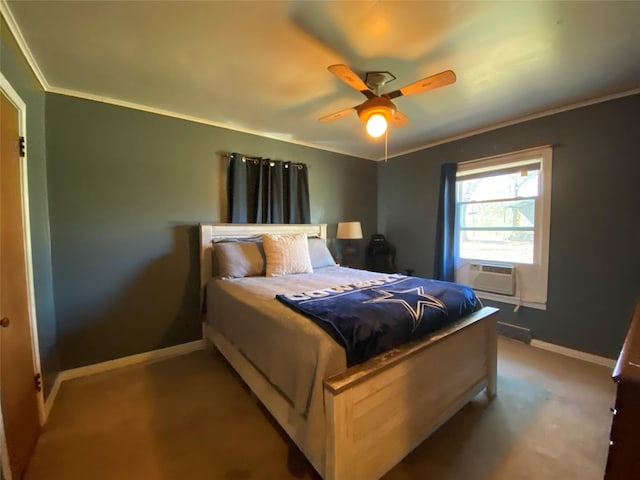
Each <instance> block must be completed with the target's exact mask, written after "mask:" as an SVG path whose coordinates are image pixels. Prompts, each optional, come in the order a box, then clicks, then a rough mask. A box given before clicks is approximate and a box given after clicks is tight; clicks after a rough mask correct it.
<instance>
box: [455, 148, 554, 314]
mask: <svg viewBox="0 0 640 480" xmlns="http://www.w3.org/2000/svg"><path fill="white" fill-rule="evenodd" d="M535 163H539V164H540V176H539V182H540V183H539V192H538V196H537V197H535V226H534V229H533V242H534V252H533V263H531V264H527V263H519V262H500V261H494V260H486V259H480V258H471V259H470V258H461V257H460V256H459V251H460V245H459V238H460V229H459V226H460V221H459V219H456V222H455V266H456V267H455V271H456V273H455V279H456V281H457V282H460V283H470V281H471V278H472V274H471V272H470V271H469V265H470V264H471V263H489V264H498V265H500V264H502V265H514V266H515V267H516V270H515V271H516V293H515V295H514V296H509V295H502V294H496V293H488V292H482V291H476V294H477V295H478V296H479V297H480V298H486V299H489V300H497V301H500V302H503V303H510V304H514V305H523V306H528V307H532V308H537V309H541V310H546V306H547V290H548V276H549V275H548V274H549V237H550V223H551V222H550V220H551V173H552V163H553V149H552V147H551V146H541V147H535V148H530V149H526V150H520V151H516V152H511V153H506V154H501V155H497V156H492V157H486V158H481V159H476V160H470V161H466V162H460V163H459V164H458V171H457V174H456V183H457V181H458V180H461V179H464V178H465V177H467V178H468V177H470V176H471V175H474V176H482V174H484V173H489V172H493V171H498V170H506V169H509V168H517V167H524V166H526V165H531V164H535ZM456 188H457V185H456ZM523 198H525V197H523ZM529 198H530V197H529ZM479 203H482V202H479ZM459 208H460V205H459V202H458V200H457V194H456V213H458V212H459Z"/></svg>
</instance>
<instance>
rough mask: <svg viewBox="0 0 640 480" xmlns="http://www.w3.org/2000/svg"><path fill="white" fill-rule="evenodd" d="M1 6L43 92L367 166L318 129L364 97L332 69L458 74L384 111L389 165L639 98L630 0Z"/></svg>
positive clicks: (348, 140)
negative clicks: (470, 138) (399, 120)
mask: <svg viewBox="0 0 640 480" xmlns="http://www.w3.org/2000/svg"><path fill="white" fill-rule="evenodd" d="M0 2H2V5H1V6H2V7H3V8H2V10H3V12H4V13H5V16H6V17H7V20H8V22H9V24H10V25H11V26H12V27H14V30H15V27H16V26H17V30H18V31H19V35H17V36H18V37H20V36H22V37H23V38H22V39H19V40H20V41H23V43H24V45H26V48H25V50H28V52H27V55H28V56H31V57H32V59H33V62H32V64H34V66H35V70H36V71H38V70H39V72H37V74H38V75H39V76H40V79H41V81H42V82H43V84H44V87H45V89H46V90H48V91H53V92H58V93H66V94H71V95H76V96H80V97H85V98H92V99H99V100H103V101H107V102H111V103H116V104H120V105H129V106H134V107H137V108H144V109H149V110H152V111H156V112H161V113H168V114H172V115H175V116H178V117H182V118H189V119H194V120H197V121H202V122H205V123H208V124H212V125H218V126H223V127H226V128H230V129H234V130H240V131H245V132H250V133H256V134H259V135H263V136H267V137H270V138H276V139H280V140H284V141H288V142H294V143H300V144H303V145H311V146H314V147H317V148H321V149H325V150H331V151H337V152H341V153H346V154H349V155H353V156H357V157H361V158H368V159H380V158H383V157H384V147H385V145H384V140H377V141H374V140H372V139H370V138H368V137H367V135H366V134H365V131H364V124H363V123H362V121H360V120H359V119H358V117H357V115H356V114H355V112H354V113H353V114H350V115H348V116H347V117H345V118H342V119H339V120H336V121H335V122H332V123H320V122H318V120H317V119H318V118H319V117H321V116H323V115H327V114H330V113H332V112H334V111H337V110H342V109H345V108H348V107H351V106H354V105H356V104H358V103H361V102H362V101H363V100H364V97H363V96H362V95H361V94H360V93H358V92H356V91H355V90H353V89H351V88H350V87H349V86H347V85H346V84H344V83H343V82H341V81H340V80H339V79H338V78H336V77H335V76H334V75H332V74H331V73H330V72H328V71H327V69H326V67H327V66H329V65H332V64H336V63H345V64H348V65H349V66H350V67H351V68H352V69H353V70H354V71H355V72H356V73H357V74H359V75H361V76H363V74H364V73H365V72H367V71H375V70H386V71H390V72H392V73H393V75H395V76H396V77H397V79H396V80H395V81H393V82H392V83H390V84H389V85H388V86H387V88H386V89H385V90H384V91H389V90H395V89H398V88H400V87H402V86H404V85H406V84H408V83H411V82H413V81H415V80H418V79H419V78H422V77H426V76H428V75H431V74H434V73H438V72H441V71H443V70H447V69H451V70H454V71H455V73H456V75H457V82H456V83H455V84H453V85H450V86H446V87H442V88H440V89H437V90H432V91H429V92H424V93H420V94H416V95H412V96H408V97H399V98H397V99H395V100H394V101H395V103H396V105H397V107H398V108H399V110H400V111H402V112H403V113H405V114H406V115H407V116H408V117H409V119H410V124H409V125H408V126H406V127H403V128H393V127H392V128H391V130H390V133H389V137H388V149H389V156H390V157H392V156H395V155H398V154H400V153H404V152H407V151H413V150H417V149H420V148H422V147H424V146H428V145H434V144H437V143H440V142H443V141H446V140H451V139H453V138H459V137H462V136H466V135H469V134H472V133H477V132H479V131H483V130H487V129H490V128H494V127H496V126H499V125H504V124H509V123H513V122H516V121H520V120H522V119H525V118H532V117H535V116H540V115H542V114H545V113H548V112H551V111H558V110H561V109H563V108H566V107H570V106H576V105H578V104H584V103H585V102H586V103H589V102H591V101H593V100H595V99H602V98H612V97H615V96H621V95H623V94H629V93H637V92H640V2H616V1H605V2H568V1H567V2H537V1H536V2H527V1H518V2H482V1H477V2H416V1H411V2H402V1H389V2H385V1H358V2H344V1H340V2H326V1H323V2H302V1H296V2H285V1H258V2H248V1H229V2H225V1H215V2H213V1H211V2H186V1H180V2H174V1H158V2H143V1H125V2H119V1H87V2H76V1H70V2H62V1H56V0H53V1H45V2H38V1H7V0H0ZM14 33H15V32H14ZM24 45H23V47H24ZM29 52H30V53H29ZM244 153H247V154H249V155H251V154H256V155H257V154H259V153H260V152H244Z"/></svg>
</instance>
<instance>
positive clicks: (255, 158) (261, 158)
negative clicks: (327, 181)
mask: <svg viewBox="0 0 640 480" xmlns="http://www.w3.org/2000/svg"><path fill="white" fill-rule="evenodd" d="M219 155H220V156H221V157H225V158H231V156H232V155H233V153H230V152H222V153H220V154H219ZM238 155H240V157H241V158H242V161H243V162H244V161H245V160H253V161H258V160H270V159H268V158H263V157H249V156H247V155H242V154H238ZM271 161H274V160H271ZM280 161H282V162H287V161H286V160H280ZM288 163H291V165H300V166H302V165H304V166H306V167H307V169H311V167H310V166H309V165H307V164H305V163H300V162H288Z"/></svg>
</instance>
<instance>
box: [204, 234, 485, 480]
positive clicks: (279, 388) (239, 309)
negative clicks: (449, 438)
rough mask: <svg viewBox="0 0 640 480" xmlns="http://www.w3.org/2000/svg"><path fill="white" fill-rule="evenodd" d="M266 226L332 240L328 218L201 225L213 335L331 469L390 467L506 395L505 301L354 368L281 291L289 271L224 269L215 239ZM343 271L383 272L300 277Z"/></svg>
mask: <svg viewBox="0 0 640 480" xmlns="http://www.w3.org/2000/svg"><path fill="white" fill-rule="evenodd" d="M266 233H271V234H304V235H306V236H308V237H310V238H311V237H318V238H320V239H323V240H326V225H324V224H319V225H311V224H310V225H259V224H251V225H240V224H201V225H200V272H201V287H202V288H201V292H202V303H203V305H204V306H205V307H206V308H205V310H206V313H205V315H204V317H203V335H204V337H205V340H206V341H207V343H208V344H210V345H212V346H213V347H215V348H216V349H217V350H218V351H219V352H220V353H221V354H222V355H223V356H224V357H225V358H226V359H227V361H228V362H229V363H230V364H231V366H232V367H233V368H234V369H235V370H236V372H237V373H238V374H239V375H240V376H241V377H242V379H243V380H244V381H245V382H246V383H247V385H248V386H249V387H250V388H251V390H252V392H253V393H254V394H255V395H256V396H257V398H258V399H259V400H260V401H261V402H262V404H263V405H264V406H265V407H266V408H267V410H268V411H269V412H270V413H271V415H272V416H273V417H274V418H275V419H276V421H277V422H278V423H279V424H280V425H281V427H282V428H283V429H284V430H285V431H286V432H287V434H288V435H289V436H290V438H291V439H292V440H293V441H294V442H295V443H296V445H297V446H298V447H299V448H300V450H301V451H302V452H303V453H304V454H305V456H306V457H307V458H308V459H309V461H310V462H311V464H312V465H313V466H314V468H315V469H316V470H317V471H318V473H319V474H320V475H321V476H322V477H323V478H324V479H325V480H371V479H376V478H380V477H381V476H383V475H384V474H385V473H386V472H387V471H388V470H390V469H391V468H392V467H393V466H395V465H396V464H397V463H398V462H399V461H400V460H402V458H404V457H405V456H406V455H407V454H408V453H409V452H410V451H411V450H413V449H414V448H415V447H416V446H417V445H419V444H420V443H421V442H422V441H423V440H424V439H425V438H427V437H428V436H429V435H430V434H431V433H432V432H433V431H435V430H436V429H437V428H438V427H439V426H440V425H442V424H443V423H444V422H446V421H447V420H448V419H449V418H451V417H452V416H453V415H454V414H455V413H456V412H458V411H459V410H460V409H461V408H462V407H463V406H464V405H465V404H466V403H468V402H469V401H470V400H471V399H472V398H474V397H475V396H476V395H478V394H479V393H481V392H482V391H483V390H484V391H485V392H486V395H487V396H488V397H489V398H493V397H494V396H495V394H496V375H497V373H496V367H497V341H496V316H495V313H496V312H497V309H495V308H491V307H483V308H481V309H480V310H478V311H475V312H473V313H472V314H470V315H468V316H466V317H464V318H462V319H460V320H459V321H457V322H455V323H454V324H452V325H449V326H447V327H445V328H444V329H441V330H439V331H437V332H435V333H433V334H431V335H429V336H428V337H426V338H423V339H420V340H417V341H413V342H410V343H408V344H405V345H402V346H399V347H396V348H393V349H391V350H389V351H387V352H385V353H382V354H380V355H377V356H375V357H372V358H370V359H368V360H366V361H365V362H363V363H359V364H357V365H353V366H351V367H348V368H347V359H346V354H345V351H344V349H343V348H342V347H341V346H340V345H338V344H337V343H336V341H335V340H334V339H333V338H331V336H330V335H328V334H327V333H326V332H325V331H324V330H323V329H321V328H319V327H318V326H317V325H315V324H314V323H313V322H311V321H310V320H309V319H308V318H306V317H304V316H303V315H301V314H300V313H297V312H295V311H293V310H291V309H288V308H287V307H286V306H284V305H282V304H280V302H278V301H276V300H275V298H274V293H287V292H282V291H280V289H282V288H286V287H285V284H284V283H281V282H282V281H284V279H281V278H274V279H269V278H265V277H250V278H242V279H230V280H221V279H218V278H216V277H214V276H213V270H212V268H213V264H214V262H213V247H214V243H216V242H220V241H224V240H226V239H234V240H237V239H242V238H252V237H256V236H259V235H262V234H266ZM336 274H339V275H342V276H343V277H341V280H340V281H341V282H342V281H358V280H359V279H368V278H371V275H373V274H372V273H371V272H366V271H360V270H355V269H344V268H341V267H331V266H327V267H326V268H322V269H317V270H316V271H315V272H314V273H309V274H303V275H296V276H295V277H296V282H297V283H299V285H300V288H303V287H304V288H312V287H315V286H318V285H324V286H327V282H330V281H331V278H333V277H332V275H336ZM247 292H250V293H247ZM247 297H251V301H250V302H248V301H247ZM266 317H268V318H269V319H270V320H269V319H266ZM267 322H270V325H271V324H273V325H275V326H274V327H273V326H270V327H269V329H268V330H267V329H266V327H265V324H266V323H267Z"/></svg>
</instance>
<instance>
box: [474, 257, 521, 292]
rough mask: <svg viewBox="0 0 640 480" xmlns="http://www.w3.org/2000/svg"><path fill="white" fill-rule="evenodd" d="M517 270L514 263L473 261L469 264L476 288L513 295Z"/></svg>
mask: <svg viewBox="0 0 640 480" xmlns="http://www.w3.org/2000/svg"><path fill="white" fill-rule="evenodd" d="M515 270H516V267H515V266H513V265H504V264H495V263H476V262H472V263H470V264H469V274H470V276H471V277H470V284H471V286H472V287H473V288H474V290H482V291H483V292H489V293H498V294H500V295H510V296H513V295H514V294H515V291H516V280H515Z"/></svg>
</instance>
